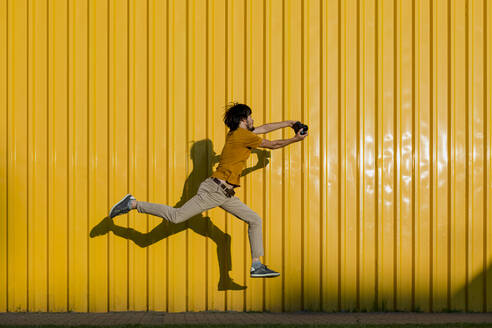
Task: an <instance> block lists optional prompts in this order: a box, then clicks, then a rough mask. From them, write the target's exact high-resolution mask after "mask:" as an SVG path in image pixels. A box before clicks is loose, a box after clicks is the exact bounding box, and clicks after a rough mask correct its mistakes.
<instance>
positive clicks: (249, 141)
mask: <svg viewBox="0 0 492 328" xmlns="http://www.w3.org/2000/svg"><path fill="white" fill-rule="evenodd" d="M262 140H263V138H261V137H260V136H259V135H257V134H255V133H253V132H251V131H246V133H245V134H244V136H243V138H241V141H242V142H243V144H244V146H245V147H249V148H258V147H259V146H260V144H261V142H262Z"/></svg>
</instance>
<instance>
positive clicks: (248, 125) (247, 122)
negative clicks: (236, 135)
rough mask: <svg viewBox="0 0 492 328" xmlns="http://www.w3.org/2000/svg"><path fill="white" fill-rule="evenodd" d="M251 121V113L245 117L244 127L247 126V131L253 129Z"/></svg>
mask: <svg viewBox="0 0 492 328" xmlns="http://www.w3.org/2000/svg"><path fill="white" fill-rule="evenodd" d="M253 123H254V121H253V118H252V117H251V115H249V116H248V118H247V119H246V127H247V128H248V130H249V131H253V130H254V129H255V127H254V126H253Z"/></svg>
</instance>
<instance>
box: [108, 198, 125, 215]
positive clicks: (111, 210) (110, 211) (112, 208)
mask: <svg viewBox="0 0 492 328" xmlns="http://www.w3.org/2000/svg"><path fill="white" fill-rule="evenodd" d="M128 196H131V194H126V195H125V196H124V197H123V198H122V199H121V200H120V201H119V202H118V203H116V204H114V206H113V207H111V209H110V210H109V214H108V216H109V217H110V218H111V213H112V212H113V210H114V209H115V207H116V206H118V205H119V204H121V203H122V202H123V201H124V200H125V198H126V197H128Z"/></svg>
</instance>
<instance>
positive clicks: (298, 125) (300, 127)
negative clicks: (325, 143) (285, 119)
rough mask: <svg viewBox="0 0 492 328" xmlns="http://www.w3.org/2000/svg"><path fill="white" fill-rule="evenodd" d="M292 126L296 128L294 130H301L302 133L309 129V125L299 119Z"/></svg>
mask: <svg viewBox="0 0 492 328" xmlns="http://www.w3.org/2000/svg"><path fill="white" fill-rule="evenodd" d="M292 128H293V129H294V132H295V133H296V134H297V132H298V131H299V130H301V133H300V134H302V135H305V134H306V133H307V130H308V126H307V125H306V124H302V123H301V122H299V121H297V122H295V123H294V125H292Z"/></svg>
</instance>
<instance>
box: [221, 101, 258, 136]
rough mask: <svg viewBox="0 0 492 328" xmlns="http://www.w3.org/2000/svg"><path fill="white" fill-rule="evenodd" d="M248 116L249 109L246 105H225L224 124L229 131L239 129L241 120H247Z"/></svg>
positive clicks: (249, 113)
mask: <svg viewBox="0 0 492 328" xmlns="http://www.w3.org/2000/svg"><path fill="white" fill-rule="evenodd" d="M249 115H251V108H249V106H248V105H245V104H240V103H236V102H234V103H232V104H230V105H227V108H226V112H225V114H224V123H225V125H227V126H228V127H229V129H231V131H234V130H236V129H237V128H238V127H239V123H241V120H244V119H247V118H248V116H249Z"/></svg>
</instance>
